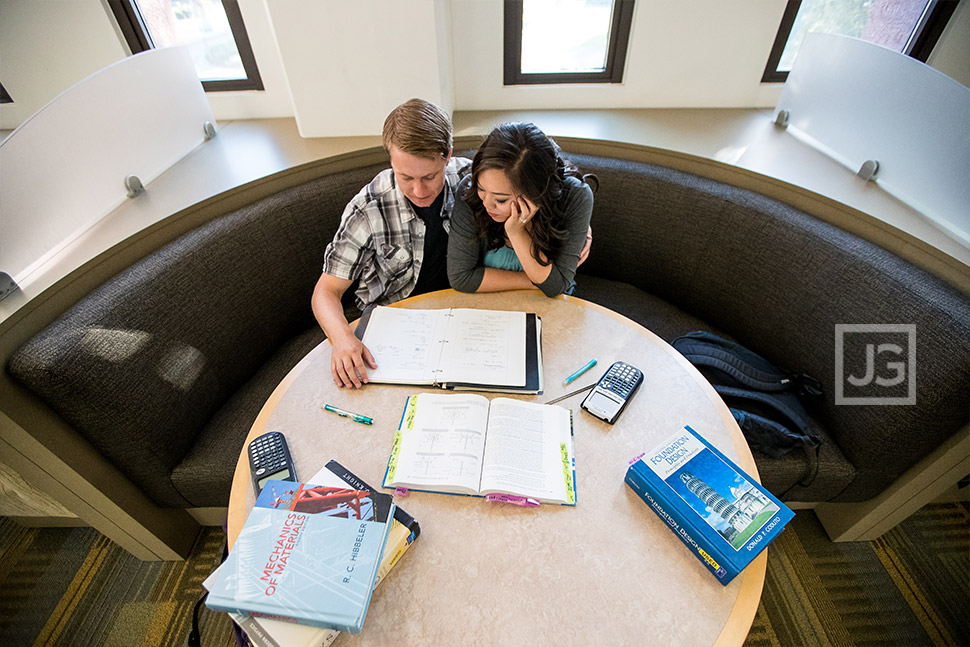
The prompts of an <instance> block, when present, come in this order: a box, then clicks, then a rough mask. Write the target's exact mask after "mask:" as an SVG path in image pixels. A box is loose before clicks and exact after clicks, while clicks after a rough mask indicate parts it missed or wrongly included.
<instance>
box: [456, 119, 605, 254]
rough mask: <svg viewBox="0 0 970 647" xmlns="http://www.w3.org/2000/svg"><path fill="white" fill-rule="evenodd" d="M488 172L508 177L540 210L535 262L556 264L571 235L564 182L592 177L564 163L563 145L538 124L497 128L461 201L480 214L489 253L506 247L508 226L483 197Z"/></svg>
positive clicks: (535, 225)
mask: <svg viewBox="0 0 970 647" xmlns="http://www.w3.org/2000/svg"><path fill="white" fill-rule="evenodd" d="M487 170H498V171H502V172H503V173H505V175H506V177H508V179H509V182H511V183H512V186H513V188H514V189H515V190H516V191H517V192H519V193H521V194H522V195H524V196H525V197H526V198H528V199H529V200H531V201H532V202H533V203H534V204H535V205H536V206H537V207H538V211H537V212H536V214H535V216H533V218H532V257H533V258H535V259H536V261H538V262H539V263H541V264H543V265H548V264H549V263H551V262H553V261H554V260H556V259H557V258H558V257H559V254H560V253H561V252H562V247H563V244H564V243H565V241H566V238H567V236H568V232H567V231H566V229H565V227H564V223H563V218H564V215H563V213H562V209H561V204H560V203H561V199H562V196H563V182H564V180H565V179H566V177H569V176H572V177H575V178H578V179H580V180H582V181H584V182H585V181H586V178H585V177H584V176H583V175H581V174H580V173H579V171H578V170H577V169H576V167H575V166H573V165H572V164H571V163H569V162H568V161H566V160H564V159H563V158H562V156H561V155H560V151H559V146H557V145H556V143H555V142H554V141H552V140H551V139H549V138H548V137H547V136H546V135H545V133H543V132H542V131H541V130H539V129H538V128H537V127H536V126H535V125H534V124H503V125H501V126H499V127H497V128H495V129H494V130H493V131H492V132H491V133H489V135H488V137H486V138H485V141H484V142H482V145H481V146H480V147H479V149H478V152H476V153H475V159H474V160H472V180H471V184H470V185H469V186H468V188H467V190H466V191H465V193H464V195H462V196H461V197H462V199H463V200H464V201H465V202H466V203H467V204H468V206H469V207H470V208H471V211H472V214H473V215H474V218H475V224H476V226H477V229H478V237H479V238H481V239H482V240H484V241H486V245H487V248H488V249H489V250H492V249H498V248H500V247H502V246H503V245H505V225H504V224H502V223H498V222H495V221H494V220H492V219H491V218H490V217H489V215H488V213H487V212H486V211H485V205H483V204H482V199H481V198H480V197H478V178H479V175H480V174H481V172H482V171H487ZM590 177H592V176H590ZM543 256H545V261H543V260H542V258H543Z"/></svg>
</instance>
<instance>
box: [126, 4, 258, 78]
mask: <svg viewBox="0 0 970 647" xmlns="http://www.w3.org/2000/svg"><path fill="white" fill-rule="evenodd" d="M107 3H108V7H110V8H111V12H112V14H113V15H114V17H115V20H116V21H117V22H118V27H119V29H120V30H121V33H122V35H123V36H124V37H125V42H127V43H128V47H129V48H130V49H131V53H132V54H138V53H140V52H144V51H147V50H149V49H154V48H155V44H154V43H153V42H152V39H151V35H150V32H149V31H148V29H147V27H146V26H145V23H144V21H143V20H142V17H141V14H140V13H139V11H138V8H137V6H136V5H135V0H107ZM222 6H223V8H224V9H225V10H226V18H228V20H229V28H230V30H231V31H232V37H233V40H235V41H236V49H237V50H238V51H239V58H240V61H241V62H242V65H243V70H245V72H246V78H245V79H221V80H214V81H202V80H201V79H200V82H201V83H202V88H203V89H204V90H205V91H206V92H237V91H240V90H263V80H262V78H261V77H260V75H259V68H258V67H257V65H256V57H255V55H254V54H253V48H252V45H250V43H249V34H248V33H247V32H246V25H245V23H244V22H243V18H242V12H241V11H240V10H239V2H238V0H222Z"/></svg>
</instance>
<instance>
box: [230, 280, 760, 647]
mask: <svg viewBox="0 0 970 647" xmlns="http://www.w3.org/2000/svg"><path fill="white" fill-rule="evenodd" d="M397 305H398V306H400V307H405V308H426V309H431V308H445V307H466V308H483V309H492V310H520V311H526V312H535V313H537V314H539V315H540V316H541V317H542V351H543V368H544V380H545V381H544V387H545V392H544V393H543V394H542V395H539V396H511V397H516V398H519V399H522V400H529V401H534V402H546V401H548V400H551V399H552V398H555V397H558V396H559V395H562V394H564V393H567V392H569V391H572V390H576V389H577V388H580V387H582V386H585V385H586V384H590V383H592V382H594V381H595V380H596V379H597V378H599V376H600V375H602V373H603V371H605V370H606V368H608V367H609V365H610V364H611V363H612V362H614V361H617V360H623V361H626V362H629V363H631V364H633V365H634V366H637V367H638V368H640V369H641V370H643V372H644V384H643V386H642V387H641V388H640V390H639V391H638V393H637V394H636V396H635V397H634V398H633V400H631V401H630V404H629V405H628V406H627V408H626V410H625V411H624V412H623V414H622V415H621V416H620V419H619V420H618V421H617V423H616V424H615V425H612V426H610V425H608V424H606V423H605V422H602V421H600V420H598V419H596V418H594V417H593V416H591V415H589V414H588V413H587V412H585V411H582V410H581V409H580V408H579V404H580V402H581V401H582V397H583V396H582V395H577V396H574V397H572V398H570V399H568V400H564V401H563V402H561V403H559V404H560V405H561V406H565V407H567V408H569V409H571V410H572V411H573V414H574V430H575V445H576V483H577V491H578V505H577V506H575V507H563V506H551V505H550V506H540V507H538V508H521V507H517V506H513V505H507V504H494V503H486V502H485V501H484V500H483V499H480V498H474V497H462V496H450V495H445V494H433V493H422V492H412V493H411V494H410V495H409V496H407V497H404V498H402V497H395V501H396V503H397V504H398V505H400V506H402V507H403V508H404V509H405V510H407V511H408V512H409V513H410V514H412V515H413V516H414V517H415V518H416V519H417V520H418V522H419V523H420V524H421V536H420V537H419V538H418V540H417V541H416V542H415V544H414V545H413V546H411V548H410V549H409V550H408V552H407V553H406V554H405V556H404V558H403V559H402V560H401V561H400V562H399V563H398V564H397V565H396V566H395V567H394V570H393V571H391V573H390V575H389V576H388V577H387V578H386V579H385V581H384V582H382V583H381V585H380V587H378V589H377V590H376V591H375V593H374V597H373V599H372V601H371V606H370V609H369V610H368V613H367V619H366V621H365V623H364V631H363V632H362V633H360V634H358V635H349V634H343V635H341V636H340V637H339V638H338V643H337V644H340V645H436V646H437V645H442V646H445V647H450V646H456V647H457V646H462V647H464V646H466V645H487V646H488V647H498V646H499V645H510V646H511V645H515V646H516V647H519V646H522V645H634V644H636V645H679V646H686V645H741V644H742V643H743V642H744V639H745V637H746V636H747V633H748V630H749V629H750V627H751V623H752V621H753V620H754V616H755V613H756V611H757V609H758V603H759V601H760V599H761V591H762V586H763V584H764V577H765V567H766V564H767V551H765V552H763V553H762V554H761V555H760V556H759V557H758V558H757V559H755V561H754V562H753V563H752V564H751V565H749V566H748V568H747V569H745V571H744V572H743V573H742V574H741V575H739V576H738V577H736V578H735V579H734V581H732V582H731V583H730V584H729V585H728V586H722V585H721V584H720V583H718V582H717V580H716V579H715V578H714V577H713V576H711V574H710V573H709V572H708V571H707V570H706V569H704V568H703V566H702V565H701V564H700V562H699V561H697V559H696V558H695V557H693V556H692V555H691V554H690V553H689V551H688V550H687V549H686V548H685V547H684V545H683V544H682V543H681V542H680V540H679V539H677V538H676V537H675V536H674V534H673V533H672V532H670V530H669V529H668V528H667V527H666V526H665V525H664V524H663V523H662V522H661V520H660V519H659V518H658V517H657V516H656V515H655V514H654V513H653V512H652V511H650V510H649V509H648V508H647V506H646V504H644V503H643V501H642V500H641V499H640V498H639V497H638V496H637V495H636V494H634V493H633V491H632V490H630V488H629V487H627V485H626V484H625V483H624V481H623V477H624V475H625V473H626V469H627V466H628V464H629V461H630V460H631V459H633V458H634V457H636V456H637V455H639V454H640V453H641V452H643V451H646V450H647V449H650V448H651V447H653V446H655V445H656V444H658V443H660V442H662V441H663V440H664V439H666V438H667V437H668V436H670V435H672V434H673V433H674V432H676V431H677V430H678V429H680V428H682V427H683V426H684V425H685V424H690V425H691V426H692V427H693V428H694V429H696V430H697V431H699V432H700V433H702V434H703V435H705V436H706V437H707V438H708V439H709V440H710V441H711V442H712V443H713V444H715V445H716V446H717V447H718V448H719V449H720V450H721V451H722V452H723V453H724V454H725V455H727V456H728V457H730V458H731V459H733V460H735V461H736V462H737V463H738V464H739V465H740V466H741V467H742V468H743V469H744V470H746V471H747V472H748V473H749V474H750V475H752V476H754V477H755V478H757V470H756V468H755V465H754V459H753V458H752V456H751V452H750V450H749V449H748V446H747V444H746V443H745V441H744V437H743V436H742V435H741V431H740V429H738V426H737V424H736V423H735V422H734V419H733V418H732V417H731V414H730V412H729V411H728V409H727V407H726V406H725V405H724V403H723V402H722V401H721V400H720V398H719V397H718V396H717V394H716V393H715V392H714V390H713V389H712V388H711V387H710V385H709V384H707V382H706V381H704V379H703V378H702V377H701V376H700V374H699V373H698V372H697V371H696V370H694V368H693V367H692V366H691V365H690V364H689V363H688V362H687V361H686V360H685V359H684V358H683V357H681V356H680V354H679V353H677V352H676V351H675V350H673V348H671V347H670V346H669V345H668V344H666V343H665V342H664V341H663V340H661V339H660V338H659V337H657V336H656V335H654V334H653V333H651V332H650V331H648V330H646V329H645V328H643V327H642V326H640V325H638V324H636V323H634V322H632V321H630V320H629V319H627V318H625V317H622V316H620V315H617V314H616V313H613V312H611V311H610V310H607V309H606V308H603V307H601V306H598V305H595V304H592V303H589V302H587V301H583V300H581V299H576V298H573V297H565V296H563V297H559V298H556V299H549V298H547V297H545V296H543V295H542V294H541V293H540V292H539V291H538V290H532V291H518V292H505V293H499V294H493V295H469V294H461V293H457V292H454V291H452V290H444V291H441V292H434V293H431V294H425V295H422V296H419V297H413V298H411V299H407V300H405V301H402V302H400V303H399V304H397ZM592 358H596V359H597V360H598V361H599V364H598V365H597V366H596V367H595V368H594V369H592V370H590V371H588V372H587V373H586V374H585V375H583V376H582V377H581V378H579V379H578V380H576V381H575V382H573V383H572V384H570V385H569V386H567V387H563V386H562V380H563V378H565V377H566V376H567V375H569V374H570V373H572V372H573V371H575V370H576V369H577V368H579V367H580V366H582V365H583V364H585V363H586V362H587V361H588V360H589V359H592ZM425 390H427V391H431V392H438V393H441V392H442V391H441V390H439V389H425ZM422 391H424V390H423V389H420V388H417V387H408V386H391V385H377V384H372V385H368V386H365V387H364V388H363V389H361V390H359V391H357V390H352V391H342V390H338V389H337V388H336V387H335V386H334V384H333V380H332V378H331V377H330V345H329V344H328V343H326V342H324V343H322V344H320V345H319V346H318V347H316V348H315V349H314V350H313V351H311V352H310V353H309V354H307V356H306V358H304V359H303V361H301V362H300V363H299V364H298V365H297V366H296V367H295V368H294V369H293V370H292V371H291V372H290V374H289V375H287V377H286V378H285V379H284V380H283V381H282V382H281V383H280V385H279V387H278V388H277V389H276V391H275V392H274V393H273V395H272V396H271V397H270V399H269V400H268V401H267V403H266V405H265V406H264V407H263V410H262V411H261V412H260V414H259V416H258V417H257V419H256V422H255V423H254V425H253V428H252V430H251V431H250V433H249V437H248V438H247V441H246V442H247V444H248V442H249V441H250V440H252V439H253V438H255V437H256V436H258V435H260V434H262V433H264V432H266V431H272V430H279V431H282V432H283V433H284V434H285V435H286V438H287V442H288V444H289V447H290V453H291V454H292V456H293V460H294V461H295V463H296V469H297V473H298V474H299V475H300V476H301V477H302V478H309V477H311V476H312V475H313V474H315V473H316V472H317V471H318V470H319V469H320V468H322V467H323V465H324V464H325V463H326V462H327V461H328V460H330V459H336V460H338V461H340V462H341V463H342V464H343V465H345V466H346V467H347V468H349V469H350V470H351V471H353V472H355V473H356V474H357V475H358V476H360V477H361V478H363V479H365V480H366V481H368V482H369V483H371V484H372V485H374V486H380V484H381V482H382V480H383V477H384V471H385V468H386V466H387V458H388V455H389V453H390V450H391V443H392V440H393V436H394V431H395V429H396V428H397V424H398V421H399V419H400V415H401V411H402V410H403V407H404V402H405V398H406V397H407V396H408V395H410V394H412V393H418V392H422ZM486 395H488V396H489V397H496V396H497V395H502V394H486ZM326 403H329V404H333V405H335V406H338V407H341V408H344V409H347V410H350V411H354V412H357V413H362V414H364V415H367V416H370V417H372V418H373V419H374V425H373V426H366V425H361V424H358V423H354V422H352V421H350V420H347V419H345V418H340V417H338V416H335V415H333V414H331V413H327V412H325V411H323V410H322V409H321V407H322V406H323V405H324V404H326ZM253 501H254V497H253V488H252V483H251V479H250V475H249V464H248V460H247V457H246V452H245V450H244V451H243V452H242V454H241V455H240V457H239V462H238V463H237V466H236V473H235V478H234V480H233V484H232V495H231V498H230V504H229V525H228V527H229V537H230V541H231V542H232V541H235V538H236V535H237V534H238V532H239V529H240V528H241V527H242V525H243V523H244V522H245V518H246V515H248V513H249V510H250V509H251V508H252V505H253Z"/></svg>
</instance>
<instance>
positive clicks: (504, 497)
mask: <svg viewBox="0 0 970 647" xmlns="http://www.w3.org/2000/svg"><path fill="white" fill-rule="evenodd" d="M485 500H486V501H488V502H490V503H511V504H512V505H519V506H522V507H524V508H535V507H537V506H538V505H539V502H538V501H536V500H535V499H529V498H526V497H524V496H515V495H513V494H486V495H485Z"/></svg>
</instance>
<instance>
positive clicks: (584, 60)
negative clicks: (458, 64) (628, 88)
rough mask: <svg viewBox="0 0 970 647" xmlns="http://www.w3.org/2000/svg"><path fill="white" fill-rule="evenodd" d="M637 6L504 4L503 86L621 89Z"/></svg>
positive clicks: (579, 1) (571, 0)
mask: <svg viewBox="0 0 970 647" xmlns="http://www.w3.org/2000/svg"><path fill="white" fill-rule="evenodd" d="M633 2H634V0H505V85H520V84H530V83H620V82H621V81H622V80H623V63H624V62H625V60H626V48H627V43H628V42H629V40H630V25H631V24H632V22H633Z"/></svg>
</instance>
